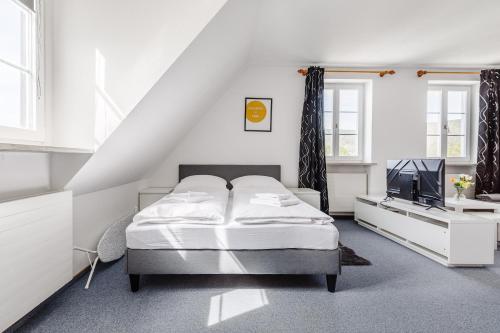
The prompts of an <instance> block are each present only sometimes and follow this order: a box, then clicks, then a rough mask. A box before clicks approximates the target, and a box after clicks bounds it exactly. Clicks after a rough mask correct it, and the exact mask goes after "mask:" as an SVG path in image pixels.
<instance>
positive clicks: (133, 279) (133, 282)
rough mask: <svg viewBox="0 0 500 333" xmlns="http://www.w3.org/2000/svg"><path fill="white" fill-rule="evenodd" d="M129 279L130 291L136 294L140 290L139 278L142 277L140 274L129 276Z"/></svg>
mask: <svg viewBox="0 0 500 333" xmlns="http://www.w3.org/2000/svg"><path fill="white" fill-rule="evenodd" d="M128 277H129V279H130V290H132V292H134V293H135V292H136V291H138V290H139V278H140V277H141V276H140V275H139V274H129V275H128Z"/></svg>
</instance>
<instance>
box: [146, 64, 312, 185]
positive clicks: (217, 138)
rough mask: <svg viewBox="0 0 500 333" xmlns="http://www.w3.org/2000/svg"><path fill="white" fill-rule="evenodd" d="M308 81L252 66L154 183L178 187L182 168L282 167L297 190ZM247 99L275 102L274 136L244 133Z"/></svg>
mask: <svg viewBox="0 0 500 333" xmlns="http://www.w3.org/2000/svg"><path fill="white" fill-rule="evenodd" d="M303 86H304V79H303V78H302V77H301V76H299V75H297V72H296V70H294V69H292V68H289V67H283V68H280V67H250V68H247V69H246V70H244V71H242V72H241V74H240V75H239V76H238V78H237V79H236V80H235V81H234V82H232V83H231V84H230V85H228V86H227V90H226V91H225V94H224V95H223V97H222V98H220V99H219V100H218V101H216V102H215V104H213V105H210V106H207V108H206V109H205V110H206V111H205V110H204V111H205V112H204V114H203V116H202V118H201V119H200V120H199V121H198V122H197V123H196V124H194V126H193V127H192V128H191V129H190V130H189V132H187V134H186V136H185V137H184V139H183V140H182V141H180V142H179V144H178V145H177V146H176V147H175V150H174V151H173V152H172V153H171V154H170V155H169V157H168V158H167V159H166V160H165V161H164V162H163V164H162V166H161V167H160V168H159V169H158V170H157V172H156V173H155V174H154V176H153V179H152V184H154V185H173V184H175V183H176V181H177V167H178V164H179V163H209V164H210V163H225V164H230V163H234V164H282V165H283V166H284V168H283V170H282V180H283V182H284V183H285V184H287V185H296V183H297V177H298V170H297V166H296V164H297V163H298V156H299V140H300V137H299V135H300V119H301V112H302V111H301V110H302V100H303V90H304V87H303ZM245 97H271V98H273V110H272V118H273V124H272V127H273V128H272V132H271V133H258V132H244V131H243V124H244V123H243V117H244V99H245Z"/></svg>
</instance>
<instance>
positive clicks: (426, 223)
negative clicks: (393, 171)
mask: <svg viewBox="0 0 500 333" xmlns="http://www.w3.org/2000/svg"><path fill="white" fill-rule="evenodd" d="M383 200H384V197H383V196H371V195H360V196H358V197H356V199H355V202H354V219H355V220H356V221H357V222H358V224H359V225H361V226H363V227H365V228H367V229H369V230H371V231H373V232H376V233H378V234H379V235H382V236H384V237H386V238H389V239H390V240H392V241H394V242H396V243H398V244H400V245H403V246H405V247H407V248H409V249H411V250H413V251H415V252H417V253H419V254H421V255H423V256H426V257H427V258H430V259H432V260H434V261H437V262H438V263H440V264H442V265H444V266H448V267H456V266H484V265H492V264H494V259H495V256H494V254H495V251H494V246H493V244H494V241H495V239H494V235H495V231H496V223H495V222H494V221H489V220H487V219H484V218H480V217H477V216H473V215H469V214H464V213H457V212H453V211H441V210H437V209H436V210H429V208H430V207H422V206H420V205H416V204H412V203H411V202H410V201H404V200H399V199H395V200H390V201H385V202H384V201H383Z"/></svg>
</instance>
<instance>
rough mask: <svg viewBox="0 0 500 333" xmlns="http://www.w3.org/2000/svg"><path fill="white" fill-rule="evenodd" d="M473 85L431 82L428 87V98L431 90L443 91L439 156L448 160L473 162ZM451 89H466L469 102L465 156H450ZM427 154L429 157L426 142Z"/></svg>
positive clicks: (467, 104)
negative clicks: (449, 98)
mask: <svg viewBox="0 0 500 333" xmlns="http://www.w3.org/2000/svg"><path fill="white" fill-rule="evenodd" d="M472 88H473V85H471V84H445V83H429V86H428V88H427V98H429V96H428V92H429V91H441V114H440V116H441V122H440V150H441V154H440V156H439V157H435V156H433V158H444V159H445V160H446V161H447V162H451V163H454V162H471V161H472V154H471V151H472V147H471V145H472V113H473V110H474V109H473V104H472V103H473V100H474V98H473V95H472V93H473V91H472ZM450 91H466V92H467V103H466V110H465V134H464V136H465V156H464V157H448V131H449V129H448V93H449V92H450ZM428 114H429V112H428V110H426V142H427V137H428V136H429V134H428V133H427V115H428ZM426 156H427V157H429V155H428V152H427V144H426Z"/></svg>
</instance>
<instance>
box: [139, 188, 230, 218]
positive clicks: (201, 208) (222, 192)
mask: <svg viewBox="0 0 500 333" xmlns="http://www.w3.org/2000/svg"><path fill="white" fill-rule="evenodd" d="M192 191H196V192H198V193H199V192H201V193H204V195H205V196H206V198H207V199H208V200H204V201H200V202H189V201H187V202H182V201H179V200H172V198H173V197H179V196H182V194H184V193H189V192H191V193H193V192H192ZM228 197H229V191H228V190H227V189H225V188H221V187H211V186H196V187H187V186H182V183H181V184H179V185H178V186H177V187H176V188H175V189H174V191H173V192H172V195H166V196H165V197H163V198H162V199H160V200H159V201H157V202H156V203H154V204H152V205H151V206H148V207H146V208H145V209H143V210H142V211H140V212H139V213H138V214H137V215H135V216H134V222H138V223H200V224H222V223H224V217H225V214H226V206H227V201H228ZM195 201H197V200H195Z"/></svg>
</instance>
